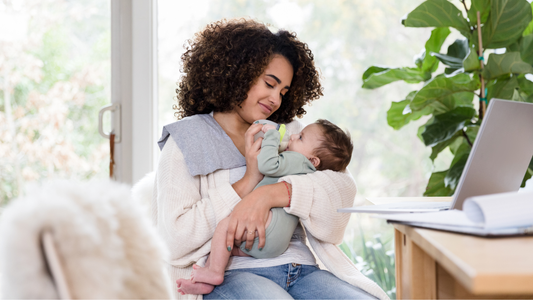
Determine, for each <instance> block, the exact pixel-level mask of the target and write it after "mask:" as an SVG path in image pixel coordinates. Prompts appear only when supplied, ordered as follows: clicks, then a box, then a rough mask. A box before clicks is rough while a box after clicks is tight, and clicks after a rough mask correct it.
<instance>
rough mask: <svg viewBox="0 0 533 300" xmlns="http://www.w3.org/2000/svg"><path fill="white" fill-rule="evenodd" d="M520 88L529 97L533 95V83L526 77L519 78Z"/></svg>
mask: <svg viewBox="0 0 533 300" xmlns="http://www.w3.org/2000/svg"><path fill="white" fill-rule="evenodd" d="M517 81H518V86H519V87H520V90H521V91H522V92H524V93H526V94H528V95H533V82H531V81H530V80H529V79H527V78H526V76H524V75H520V76H518V78H517Z"/></svg>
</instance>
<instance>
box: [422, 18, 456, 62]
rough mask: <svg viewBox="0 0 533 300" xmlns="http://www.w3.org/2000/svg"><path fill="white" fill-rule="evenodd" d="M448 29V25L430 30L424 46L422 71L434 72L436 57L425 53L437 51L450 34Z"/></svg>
mask: <svg viewBox="0 0 533 300" xmlns="http://www.w3.org/2000/svg"><path fill="white" fill-rule="evenodd" d="M450 32H451V31H450V29H448V27H439V28H435V29H433V30H432V31H431V36H430V37H429V39H428V40H427V42H426V46H425V54H426V55H425V56H424V60H423V63H422V71H424V72H426V71H430V72H435V71H436V70H437V67H438V63H437V59H436V58H435V57H433V56H432V55H427V54H428V53H430V54H431V53H433V52H439V51H440V48H441V47H442V44H443V43H444V41H445V40H446V38H447V37H448V35H449V34H450Z"/></svg>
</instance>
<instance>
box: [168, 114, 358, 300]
mask: <svg viewBox="0 0 533 300" xmlns="http://www.w3.org/2000/svg"><path fill="white" fill-rule="evenodd" d="M282 126H283V125H282ZM261 130H262V131H263V132H264V133H265V135H264V139H263V141H262V144H261V152H260V154H259V155H258V156H257V160H258V164H259V171H260V172H261V173H262V174H264V175H265V177H264V178H263V180H262V181H261V182H259V184H258V185H257V186H256V188H258V187H260V186H263V185H266V184H273V183H277V182H278V179H279V178H280V177H283V176H287V175H302V174H307V173H312V172H314V171H316V170H319V171H321V170H333V171H344V170H345V169H346V167H347V166H348V164H349V163H350V159H351V157H352V150H353V144H352V141H351V139H350V136H349V134H346V133H345V132H344V131H342V129H340V128H339V127H338V126H336V125H334V124H333V123H331V122H329V121H327V120H318V121H317V122H315V123H313V124H311V125H308V126H306V127H305V128H304V129H303V130H302V131H301V132H300V133H298V134H293V135H291V137H290V140H289V144H288V146H287V148H286V149H285V151H284V152H281V153H278V147H279V144H280V132H279V131H278V130H276V127H275V126H273V125H269V124H265V125H263V128H262V129H261ZM289 201H290V200H289ZM289 204H290V202H289ZM228 221H229V218H225V219H223V220H221V221H220V222H219V223H218V225H217V227H216V229H215V233H214V235H213V239H212V241H211V253H210V255H209V258H208V259H207V261H206V264H205V267H200V266H198V265H193V268H194V270H193V272H192V275H191V279H190V280H187V279H179V280H177V282H176V283H177V286H178V292H179V293H180V294H182V295H184V294H209V293H210V292H211V291H212V290H213V289H214V286H215V285H219V284H221V283H222V282H223V281H224V272H225V270H226V265H227V264H228V260H229V258H230V256H231V255H235V256H253V257H255V258H272V257H276V256H279V255H281V254H282V253H283V252H285V250H287V248H288V247H289V243H290V240H291V237H292V234H293V232H294V230H295V229H296V226H297V225H298V222H299V220H298V218H297V217H296V216H294V215H291V214H288V213H286V212H285V210H284V209H283V208H281V207H279V208H272V209H271V210H270V213H269V216H268V219H267V222H266V224H265V228H266V230H265V246H264V247H263V248H258V244H259V239H258V237H257V233H255V234H256V237H255V240H254V243H253V245H252V248H251V250H248V249H246V248H245V247H246V242H243V243H242V244H241V245H240V247H234V248H232V247H231V246H228V245H226V234H227V227H228ZM252 234H253V233H252Z"/></svg>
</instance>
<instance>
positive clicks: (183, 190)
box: [154, 137, 240, 266]
mask: <svg viewBox="0 0 533 300" xmlns="http://www.w3.org/2000/svg"><path fill="white" fill-rule="evenodd" d="M224 172H225V173H224ZM224 174H225V176H227V171H224V170H222V171H216V172H214V173H213V174H210V175H207V176H195V177H192V176H191V175H190V174H189V171H188V169H187V166H186V164H185V160H184V158H183V154H182V153H181V150H180V149H179V147H178V146H177V145H176V143H175V142H174V140H173V139H172V137H169V140H168V141H167V143H166V144H165V146H164V148H163V150H162V152H161V156H160V160H159V165H158V168H157V173H156V198H155V203H154V209H155V210H156V215H155V216H156V225H157V229H158V231H159V233H160V234H161V236H162V237H163V239H164V240H165V242H166V243H167V245H168V248H169V250H170V262H171V263H172V264H173V265H176V266H187V265H190V264H191V263H193V262H196V261H197V260H198V259H200V258H201V257H203V256H205V255H207V254H208V253H209V251H210V244H209V243H208V242H209V241H210V239H211V238H212V236H213V232H214V230H215V227H216V224H217V223H218V222H219V221H220V220H222V219H223V218H225V217H227V216H228V215H229V214H230V213H231V209H232V208H233V207H234V206H235V204H237V203H238V202H239V201H240V197H239V195H238V194H237V193H236V192H235V190H234V189H233V188H232V186H231V185H230V183H229V180H228V181H227V183H223V184H219V183H220V182H224V180H220V179H219V177H220V176H224ZM211 176H212V177H213V178H212V179H211V180H209V181H213V180H214V181H217V185H216V186H215V185H214V184H211V185H209V186H210V187H211V188H210V189H207V188H205V187H206V186H208V184H209V183H208V178H209V177H211ZM201 186H203V187H204V189H203V191H204V192H201Z"/></svg>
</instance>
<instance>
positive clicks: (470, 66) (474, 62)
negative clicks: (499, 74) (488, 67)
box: [463, 48, 481, 72]
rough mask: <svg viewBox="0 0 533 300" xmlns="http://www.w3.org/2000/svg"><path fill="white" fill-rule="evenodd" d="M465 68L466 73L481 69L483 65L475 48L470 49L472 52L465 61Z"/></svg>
mask: <svg viewBox="0 0 533 300" xmlns="http://www.w3.org/2000/svg"><path fill="white" fill-rule="evenodd" d="M463 68H464V69H465V72H472V71H475V70H479V69H481V64H480V63H479V58H478V55H477V53H476V50H475V49H474V48H470V52H469V53H468V55H467V56H466V58H465V59H464V60H463Z"/></svg>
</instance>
